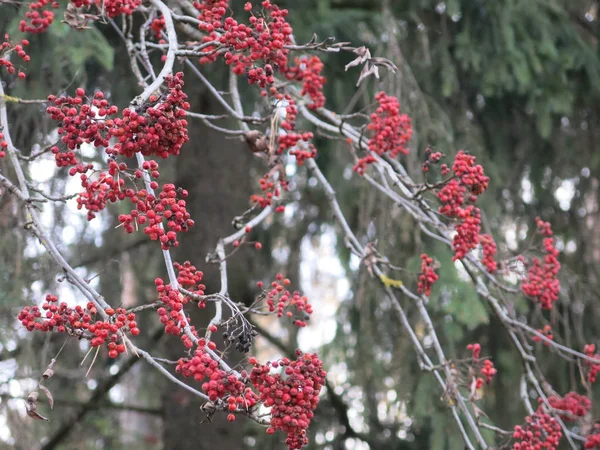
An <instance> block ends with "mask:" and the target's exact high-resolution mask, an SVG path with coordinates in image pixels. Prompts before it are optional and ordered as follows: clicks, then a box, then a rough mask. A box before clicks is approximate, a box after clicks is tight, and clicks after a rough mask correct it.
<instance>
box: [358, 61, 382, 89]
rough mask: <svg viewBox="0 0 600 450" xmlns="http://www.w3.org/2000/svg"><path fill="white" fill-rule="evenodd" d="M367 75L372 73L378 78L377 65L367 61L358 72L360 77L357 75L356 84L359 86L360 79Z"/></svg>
mask: <svg viewBox="0 0 600 450" xmlns="http://www.w3.org/2000/svg"><path fill="white" fill-rule="evenodd" d="M369 75H374V76H375V78H377V79H379V69H378V68H377V66H371V65H370V64H369V63H367V64H365V66H364V67H363V70H362V71H361V72H360V77H358V81H357V82H356V85H357V86H360V83H362V81H363V80H364V79H365V78H367V77H368V76H369Z"/></svg>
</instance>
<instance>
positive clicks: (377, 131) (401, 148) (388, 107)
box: [354, 92, 412, 175]
mask: <svg viewBox="0 0 600 450" xmlns="http://www.w3.org/2000/svg"><path fill="white" fill-rule="evenodd" d="M375 99H376V100H377V101H378V102H379V107H378V108H377V110H376V111H375V112H374V113H373V114H371V122H370V123H369V125H368V126H367V129H368V130H369V131H370V132H371V138H370V139H369V143H368V145H369V150H370V151H372V152H374V153H377V154H378V155H383V154H385V153H387V154H388V155H389V156H390V157H391V158H395V157H396V156H397V155H398V154H403V155H406V154H408V147H407V144H408V141H410V139H411V137H412V126H411V121H410V117H408V115H406V114H400V103H399V102H398V99H397V98H396V97H393V96H390V95H387V94H386V93H385V92H379V93H378V94H377V95H376V96H375ZM374 160H375V159H374V158H373V156H372V155H367V156H366V157H365V158H361V159H359V161H358V162H357V163H356V164H355V165H354V170H355V171H356V172H358V173H359V174H361V175H362V174H363V173H364V172H365V169H366V167H367V165H368V164H370V163H372V162H373V161H374Z"/></svg>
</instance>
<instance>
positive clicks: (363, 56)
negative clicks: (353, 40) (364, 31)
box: [344, 46, 398, 86]
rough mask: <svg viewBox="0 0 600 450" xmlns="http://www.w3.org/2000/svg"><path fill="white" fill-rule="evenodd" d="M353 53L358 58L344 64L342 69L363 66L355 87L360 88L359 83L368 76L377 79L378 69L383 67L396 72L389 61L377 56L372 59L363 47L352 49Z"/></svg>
mask: <svg viewBox="0 0 600 450" xmlns="http://www.w3.org/2000/svg"><path fill="white" fill-rule="evenodd" d="M353 52H354V53H355V54H357V55H358V56H357V57H356V58H355V59H354V60H352V61H351V62H349V63H348V64H346V67H344V69H345V70H346V71H348V69H350V68H351V67H355V66H359V65H361V64H363V68H362V70H361V72H360V76H359V77H358V82H357V83H356V85H357V86H360V83H362V82H363V80H364V79H366V78H367V77H369V76H370V75H374V76H375V78H377V79H379V67H385V68H386V69H388V70H389V71H391V72H396V70H398V68H397V67H396V65H395V64H394V63H393V62H391V61H390V60H389V59H386V58H381V57H377V56H376V57H372V56H371V52H370V51H369V49H368V48H366V47H364V46H363V47H358V48H356V49H354V50H353Z"/></svg>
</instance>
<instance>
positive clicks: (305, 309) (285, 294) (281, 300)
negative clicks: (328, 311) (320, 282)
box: [263, 273, 313, 327]
mask: <svg viewBox="0 0 600 450" xmlns="http://www.w3.org/2000/svg"><path fill="white" fill-rule="evenodd" d="M290 284H291V282H290V280H289V279H287V278H284V276H283V275H282V274H280V273H278V274H277V276H276V277H275V280H274V281H273V282H272V283H271V285H270V289H269V290H267V291H265V292H264V293H263V295H264V296H265V297H266V304H267V306H268V308H269V312H275V311H277V317H283V315H284V314H285V316H286V317H289V318H293V320H294V325H296V326H298V327H305V326H306V320H307V319H308V316H309V315H310V314H312V312H313V309H312V305H311V304H310V303H308V299H307V298H306V296H304V295H301V294H300V293H299V292H298V291H294V292H293V293H291V292H290V291H289V290H287V288H286V286H289V285H290ZM292 309H295V311H296V314H299V315H300V316H301V318H297V317H296V316H295V314H294V312H293V311H292Z"/></svg>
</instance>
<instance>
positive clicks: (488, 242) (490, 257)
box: [479, 234, 498, 273]
mask: <svg viewBox="0 0 600 450" xmlns="http://www.w3.org/2000/svg"><path fill="white" fill-rule="evenodd" d="M479 243H480V244H481V246H482V247H483V259H482V260H481V262H482V263H483V265H484V266H485V268H486V269H487V271H488V272H489V273H494V272H495V271H496V270H497V269H498V263H497V262H496V260H495V259H494V258H495V257H496V252H497V251H498V247H497V246H496V241H494V238H493V237H492V236H490V235H489V234H481V235H480V236H479Z"/></svg>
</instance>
